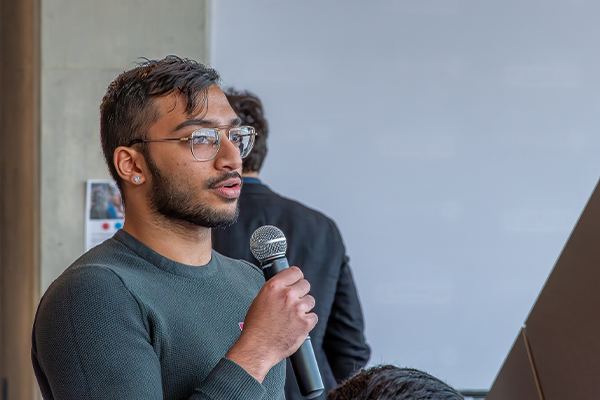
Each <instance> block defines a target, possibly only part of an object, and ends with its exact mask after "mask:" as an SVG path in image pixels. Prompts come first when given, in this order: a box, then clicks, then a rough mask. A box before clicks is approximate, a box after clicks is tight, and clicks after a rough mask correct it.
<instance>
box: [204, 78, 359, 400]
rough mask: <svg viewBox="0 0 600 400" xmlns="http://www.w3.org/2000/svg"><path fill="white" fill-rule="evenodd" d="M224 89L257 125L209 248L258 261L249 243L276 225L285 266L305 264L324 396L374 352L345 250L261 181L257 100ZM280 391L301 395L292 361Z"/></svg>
mask: <svg viewBox="0 0 600 400" xmlns="http://www.w3.org/2000/svg"><path fill="white" fill-rule="evenodd" d="M225 94H226V96H227V100H228V101H229V103H230V104H231V107H232V108H233V110H234V111H235V113H236V114H237V115H238V117H239V118H240V119H241V120H242V123H243V124H245V125H249V126H252V127H254V129H255V130H256V141H255V144H254V147H253V150H252V152H251V153H250V154H249V155H248V157H246V158H245V159H244V160H243V166H242V177H243V180H244V186H243V188H242V192H241V195H240V214H239V217H238V220H237V222H236V223H235V224H233V225H232V226H230V227H228V228H225V229H214V230H213V231H212V235H213V248H214V249H215V250H216V251H217V252H219V253H221V254H224V255H226V256H228V257H231V258H239V259H243V260H247V261H249V262H252V263H254V264H256V265H259V263H258V261H257V260H256V259H255V258H254V256H253V255H252V253H251V252H250V248H249V241H250V236H251V235H252V233H253V232H254V230H256V229H257V228H258V227H260V226H263V225H274V226H276V227H278V228H279V229H281V230H282V231H283V233H284V234H285V236H286V238H287V243H288V250H287V258H288V260H289V262H290V265H297V266H298V267H299V268H300V269H301V270H302V272H303V273H304V277H305V279H306V280H308V281H309V282H310V284H311V292H310V293H311V295H312V296H313V297H314V298H315V301H316V306H315V308H314V310H313V311H314V312H315V313H316V314H317V316H318V317H319V322H318V323H317V326H316V327H315V328H314V329H313V330H312V331H311V333H310V337H311V341H312V345H313V347H314V350H315V356H316V359H317V363H318V365H319V369H320V372H321V376H322V378H323V383H324V385H325V391H324V393H323V394H322V395H321V397H320V398H321V399H324V398H325V396H326V393H327V392H328V391H330V390H332V389H333V388H334V387H335V386H337V384H338V383H340V382H342V381H344V380H345V379H347V378H348V377H349V376H351V375H352V374H353V373H354V372H355V371H357V370H359V369H360V368H362V367H364V366H365V365H366V363H367V361H368V360H369V357H370V354H371V350H370V348H369V346H368V344H367V343H366V340H365V336H364V333H363V332H364V321H363V314H362V310H361V306H360V302H359V298H358V295H357V291H356V287H355V284H354V279H353V277H352V272H351V270H350V265H349V263H348V256H347V255H346V249H345V246H344V243H343V241H342V237H341V235H340V232H339V230H338V228H337V226H336V224H335V223H334V222H333V221H332V220H331V219H330V218H328V217H326V216H325V215H323V214H321V213H320V212H318V211H315V210H313V209H311V208H308V207H306V206H304V205H302V204H301V203H299V202H297V201H294V200H290V199H287V198H285V197H282V196H280V195H279V194H277V193H275V192H273V191H272V190H271V189H270V188H269V187H268V186H266V185H265V184H263V183H262V182H261V181H260V179H259V172H260V170H261V168H262V165H263V162H264V159H265V156H266V155H267V138H268V134H269V130H268V123H267V120H266V119H265V116H264V111H263V107H262V102H261V100H260V99H259V98H258V97H257V96H256V95H254V94H252V93H250V92H240V91H236V90H234V89H227V90H226V91H225ZM285 392H286V398H287V399H288V400H296V399H298V400H300V399H302V398H303V397H301V395H300V392H299V390H298V386H297V384H296V380H295V377H294V374H293V371H292V368H291V365H290V363H289V361H288V365H287V380H286V386H285Z"/></svg>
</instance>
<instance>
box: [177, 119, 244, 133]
mask: <svg viewBox="0 0 600 400" xmlns="http://www.w3.org/2000/svg"><path fill="white" fill-rule="evenodd" d="M241 124H242V119H241V118H239V117H236V118H232V119H230V120H229V124H228V125H227V126H239V125H241ZM217 125H218V122H217V121H215V120H212V119H203V118H201V119H186V120H185V121H183V122H182V123H181V124H179V125H177V127H176V128H175V129H173V132H177V131H178V130H180V129H182V128H185V127H186V126H204V127H207V128H208V127H216V126H217Z"/></svg>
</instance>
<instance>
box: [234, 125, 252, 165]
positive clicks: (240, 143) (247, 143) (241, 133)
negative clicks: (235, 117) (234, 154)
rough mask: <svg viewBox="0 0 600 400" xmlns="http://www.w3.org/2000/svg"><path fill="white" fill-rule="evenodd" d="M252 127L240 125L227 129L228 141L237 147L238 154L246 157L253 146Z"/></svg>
mask: <svg viewBox="0 0 600 400" xmlns="http://www.w3.org/2000/svg"><path fill="white" fill-rule="evenodd" d="M254 136H255V133H254V128H253V127H251V126H240V127H237V128H231V129H229V141H230V142H231V143H233V144H234V145H235V146H237V147H238V149H239V150H240V156H241V157H242V158H244V157H246V156H247V155H248V154H250V151H252V147H253V146H254Z"/></svg>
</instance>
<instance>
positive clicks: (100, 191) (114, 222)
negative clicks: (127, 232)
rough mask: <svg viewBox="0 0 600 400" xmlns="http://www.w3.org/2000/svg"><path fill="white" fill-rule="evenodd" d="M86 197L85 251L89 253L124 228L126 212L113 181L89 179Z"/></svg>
mask: <svg viewBox="0 0 600 400" xmlns="http://www.w3.org/2000/svg"><path fill="white" fill-rule="evenodd" d="M85 197H86V207H85V213H86V215H85V251H88V250H89V249H91V248H92V247H94V246H96V245H99V244H100V243H102V242H104V241H105V240H106V239H108V238H110V237H112V236H113V235H114V234H115V232H116V231H117V230H118V229H121V228H122V227H123V222H124V218H125V212H124V209H123V202H122V201H121V193H120V192H119V189H118V188H117V185H116V184H115V182H114V181H113V180H111V179H89V180H88V181H87V189H86V196H85Z"/></svg>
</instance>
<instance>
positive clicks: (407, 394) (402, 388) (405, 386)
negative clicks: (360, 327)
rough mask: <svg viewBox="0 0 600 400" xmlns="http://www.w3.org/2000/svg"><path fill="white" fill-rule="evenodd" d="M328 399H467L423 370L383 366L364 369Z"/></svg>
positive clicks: (332, 392)
mask: <svg viewBox="0 0 600 400" xmlns="http://www.w3.org/2000/svg"><path fill="white" fill-rule="evenodd" d="M327 400H464V397H463V396H462V395H461V394H460V393H459V392H457V391H456V390H454V389H453V388H451V387H450V386H448V385H447V384H445V383H444V382H442V381H441V380H439V379H437V378H436V377H433V376H431V375H429V374H427V373H425V372H423V371H419V370H417V369H412V368H398V367H396V366H394V365H381V366H375V367H371V368H368V369H363V370H360V371H359V372H358V373H357V374H356V375H354V376H353V377H351V378H350V379H348V380H347V381H346V382H344V383H342V384H341V385H340V386H338V387H337V388H336V389H334V390H333V391H331V392H330V393H329V395H327Z"/></svg>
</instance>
